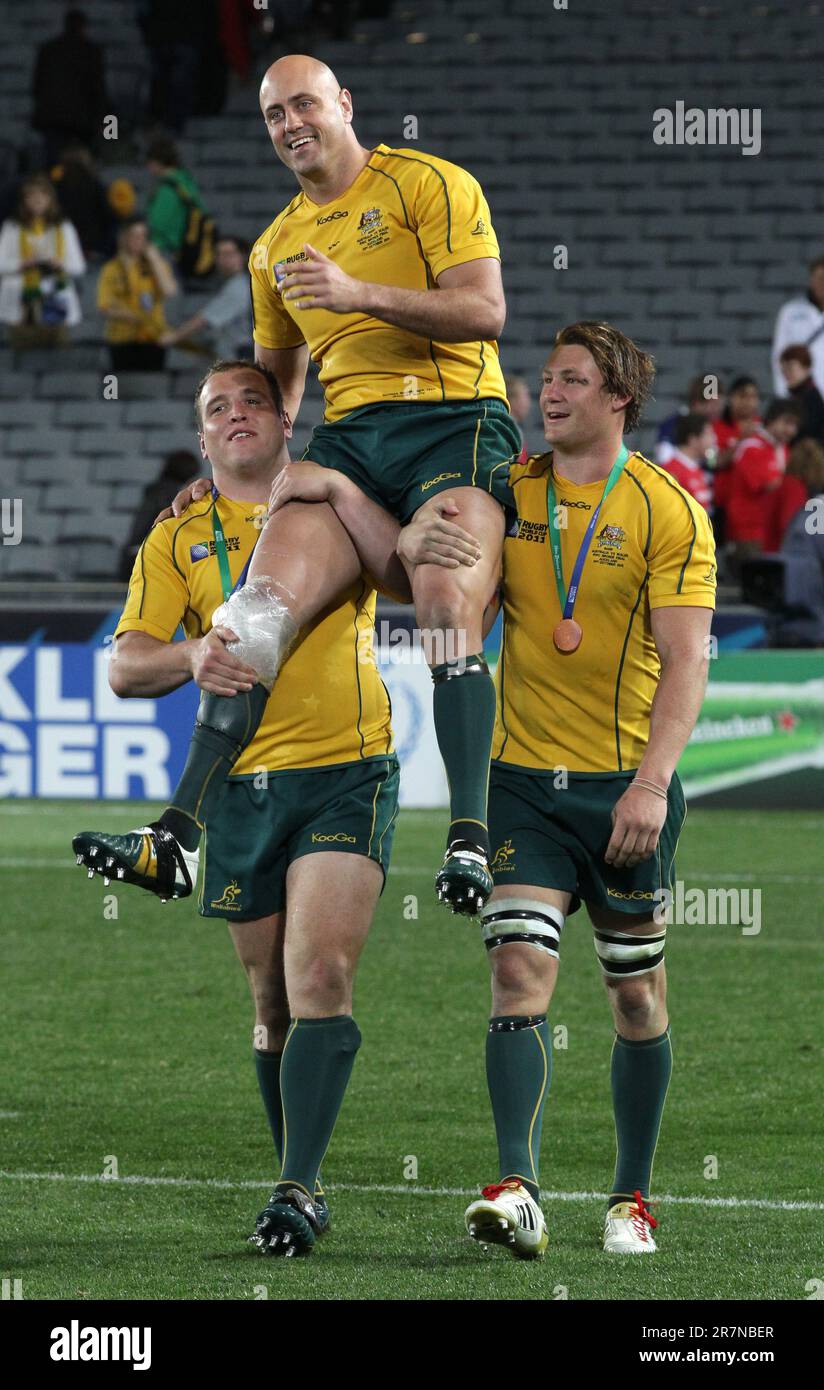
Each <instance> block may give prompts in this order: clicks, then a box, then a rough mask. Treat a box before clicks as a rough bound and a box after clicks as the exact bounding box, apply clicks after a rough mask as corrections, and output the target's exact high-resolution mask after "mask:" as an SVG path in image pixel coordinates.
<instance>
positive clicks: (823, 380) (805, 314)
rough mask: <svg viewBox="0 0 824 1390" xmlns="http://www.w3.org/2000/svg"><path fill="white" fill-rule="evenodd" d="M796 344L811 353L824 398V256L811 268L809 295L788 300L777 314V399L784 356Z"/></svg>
mask: <svg viewBox="0 0 824 1390" xmlns="http://www.w3.org/2000/svg"><path fill="white" fill-rule="evenodd" d="M795 343H802V344H803V346H804V347H807V348H809V349H810V353H811V355H812V359H813V380H814V381H815V384H816V386H817V387H818V389H819V391H821V393H822V394H824V256H817V257H816V259H815V260H814V261H813V262H812V264H811V266H810V278H809V281H808V282H807V292H806V294H801V295H797V296H796V298H795V299H789V300H788V301H787V303H786V304H783V305H782V306H781V308H780V309H779V311H778V317H777V318H776V321H775V332H774V334H773V348H772V368H773V380H774V383H775V392H776V395H779V396H780V395H781V393H782V392H783V390H784V378H783V376H782V373H781V354H782V352H783V351H784V349H785V348H786V347H792V346H793V344H795Z"/></svg>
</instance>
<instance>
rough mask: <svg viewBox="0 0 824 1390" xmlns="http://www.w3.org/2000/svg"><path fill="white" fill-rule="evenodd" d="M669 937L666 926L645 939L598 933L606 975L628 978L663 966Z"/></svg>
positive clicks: (597, 946)
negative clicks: (665, 945)
mask: <svg viewBox="0 0 824 1390" xmlns="http://www.w3.org/2000/svg"><path fill="white" fill-rule="evenodd" d="M666 937H667V930H666V927H664V928H663V930H661V931H650V932H647V933H646V934H645V935H644V937H643V938H639V937H638V936H637V935H634V934H633V933H632V932H622V931H609V932H605V931H597V930H596V932H595V940H594V946H595V953H596V955H597V956H598V959H599V961H600V962H601V969H602V970H603V971H604V974H605V975H614V976H615V977H616V978H619V979H625V978H626V977H627V975H641V974H643V973H644V971H646V970H654V969H655V967H656V966H658V965H660V964H661V961H662V960H663V959H664V943H665V941H666ZM610 967H612V969H610Z"/></svg>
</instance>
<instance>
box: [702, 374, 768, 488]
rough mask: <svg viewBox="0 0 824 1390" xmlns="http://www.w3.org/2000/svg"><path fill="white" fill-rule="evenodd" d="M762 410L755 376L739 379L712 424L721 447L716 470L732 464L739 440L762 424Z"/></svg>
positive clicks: (716, 440) (731, 387)
mask: <svg viewBox="0 0 824 1390" xmlns="http://www.w3.org/2000/svg"><path fill="white" fill-rule="evenodd" d="M760 408H761V394H760V392H759V389H758V382H757V381H756V380H755V377H752V376H738V377H736V378H735V381H734V382H733V383H732V385H731V386H730V390H729V395H728V397H727V404H726V405H725V407H724V409H723V410H722V411H721V413H720V415H719V416H718V418H717V419H716V420H714V421H713V429H714V430H715V442H716V445H717V448H718V460H717V467H718V468H719V469H721V468H726V467H727V466H728V464H730V463H732V458H733V455H734V453H735V451H736V448H737V447H738V443H739V440H741V439H743V438H744V437H745V436H746V435H748V434H750V433H751V432H752V431H753V430H754V429H755V428H757V426H758V425H759V424H760V423H761V422H760V419H759V416H758V412H759V410H760Z"/></svg>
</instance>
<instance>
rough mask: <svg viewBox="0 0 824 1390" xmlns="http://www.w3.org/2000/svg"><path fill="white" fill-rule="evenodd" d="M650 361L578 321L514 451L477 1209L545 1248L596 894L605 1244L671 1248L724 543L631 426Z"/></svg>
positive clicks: (487, 1237)
mask: <svg viewBox="0 0 824 1390" xmlns="http://www.w3.org/2000/svg"><path fill="white" fill-rule="evenodd" d="M653 374H654V368H653V364H652V360H651V359H650V358H649V357H648V356H647V355H646V354H645V353H643V352H641V351H640V350H639V348H638V347H636V345H635V344H634V343H633V342H631V341H630V339H628V338H627V337H625V335H624V334H623V333H620V332H619V331H618V330H617V329H616V328H613V327H611V326H610V325H609V324H604V323H577V324H574V325H572V326H571V327H568V328H565V329H562V330H561V332H560V333H559V334H558V335H557V337H556V340H555V345H554V347H553V349H552V352H551V353H550V356H549V359H548V361H547V364H546V367H545V368H544V375H543V390H542V392H541V398H540V404H541V411H542V415H543V421H544V434H545V438H546V440H547V443H548V445H549V449H548V451H547V452H546V453H545V454H542V455H540V456H537V457H533V458H530V459H528V460H527V462H526V463H522V464H518V465H516V466H515V467H514V468H513V470H512V485H513V489H514V492H515V495H516V498H517V504H518V522H517V526H516V527H514V528H512V529H511V530H510V532H509V534H508V536H507V539H506V542H505V545H504V570H503V608H504V639H503V645H502V649H501V657H500V662H499V665H498V673H497V679H498V697H499V700H498V717H497V722H496V728H495V738H494V741H493V760H492V769H491V776H490V789H489V816H490V822H489V823H490V832H491V836H492V844H493V846H494V847H495V856H494V859H493V861H492V871H493V875H494V878H495V891H494V894H493V897H492V900H491V901H490V903H489V904H488V906H487V907H486V908H485V909H484V911H483V913H482V920H483V935H484V940H485V943H486V947H487V950H488V952H489V961H490V966H491V970H492V1017H491V1020H490V1023H489V1028H488V1033H487V1040H486V1067H487V1081H488V1085H489V1093H490V1098H491V1102H492V1112H493V1117H494V1121H495V1128H496V1132H497V1139H498V1150H499V1160H500V1170H499V1171H500V1179H499V1181H498V1182H496V1183H494V1184H492V1185H490V1186H489V1187H487V1188H485V1189H484V1192H483V1195H482V1197H481V1198H480V1200H478V1201H476V1202H473V1203H472V1204H471V1205H470V1207H469V1208H468V1210H467V1212H466V1225H467V1228H468V1230H469V1232H470V1234H471V1235H472V1236H474V1237H475V1238H476V1239H477V1240H481V1241H498V1242H500V1243H502V1244H507V1245H509V1246H510V1248H511V1249H512V1250H513V1253H514V1254H516V1255H521V1256H526V1257H534V1256H535V1255H540V1254H542V1253H543V1251H544V1249H545V1248H546V1244H547V1234H546V1224H545V1221H544V1216H543V1213H542V1211H541V1209H540V1207H539V1206H538V1195H539V1194H538V1158H539V1148H540V1138H541V1117H542V1111H543V1106H544V1101H545V1099H546V1095H547V1091H548V1089H549V1084H550V1078H551V1068H552V1044H551V1040H550V1035H549V1028H548V1025H547V1020H546V1014H547V1009H548V1006H549V1002H550V999H551V997H552V992H553V989H554V986H555V980H556V977H557V973H558V948H559V940H560V935H561V930H562V928H563V925H564V920H565V918H566V917H567V916H568V915H569V914H570V913H572V912H575V911H577V909H578V907H579V906H580V903H581V901H583V902H584V903H585V904H586V906H587V909H588V911H589V915H590V917H591V919H592V924H593V927H594V929H595V950H596V953H597V956H598V960H599V962H600V965H601V969H602V971H603V978H604V983H605V985H606V988H607V994H608V997H609V1002H610V1005H611V1008H612V1014H613V1019H614V1023H615V1039H614V1044H613V1049H612V1062H611V1076H612V1098H613V1108H614V1115H615V1131H616V1136H617V1145H618V1152H617V1160H616V1167H615V1174H614V1177H613V1180H612V1186H611V1189H610V1198H609V1203H608V1212H607V1217H606V1228H605V1233H604V1248H605V1249H606V1250H608V1251H614V1252H628V1253H648V1252H651V1251H653V1250H654V1249H655V1243H654V1240H653V1237H652V1235H651V1229H652V1227H653V1226H654V1225H655V1221H654V1218H652V1217H651V1216H650V1213H649V1211H648V1208H647V1203H648V1200H649V1195H650V1189H649V1184H650V1176H651V1170H652V1160H653V1155H654V1153H655V1146H656V1142H657V1139H658V1132H659V1128H660V1124H661V1116H662V1113H663V1108H664V1100H665V1097H666V1093H667V1087H668V1084H669V1079H670V1073H671V1069H672V1050H671V1046H670V1031H669V1020H668V1015H667V1006H666V975H665V970H664V939H665V931H666V928H665V921H664V912H665V908H666V899H665V898H664V896H663V895H664V893H665V892H666V891H667V890H671V888H672V881H673V873H674V862H673V861H674V854H675V846H676V842H677V840H678V835H679V833H680V830H681V826H682V824H683V820H684V816H685V805H684V797H683V793H682V790H681V786H680V783H679V781H678V776H677V773H676V770H675V769H676V765H677V763H678V759H679V758H680V756H681V753H682V752H683V749H684V746H685V744H686V742H687V740H688V738H689V736H690V733H691V732H692V729H693V727H694V724H695V721H696V719H697V717H698V713H699V710H700V707H701V701H702V697H703V694H704V687H705V682H706V673H707V657H708V644H707V636H708V633H709V630H710V622H711V618H712V609H713V607H714V600H715V551H714V544H713V538H712V530H711V527H710V524H709V521H708V519H707V513H706V512H705V510H704V508H703V507H701V506H699V505H698V503H696V502H695V500H694V499H693V498H692V497H690V496H689V494H688V493H687V492H685V491H684V489H683V488H681V487H679V486H678V484H677V483H676V482H675V481H674V479H672V478H671V477H670V476H669V474H668V473H666V471H665V470H664V469H662V468H659V467H657V466H656V465H655V464H652V463H650V462H649V460H648V459H645V458H644V457H643V456H642V455H641V454H638V453H631V454H628V453H627V450H626V449H625V447H624V445H623V436H624V434H625V433H628V432H630V431H631V430H633V429H634V428H635V426H636V424H637V423H638V419H639V417H640V413H641V409H642V406H643V403H644V400H645V399H646V396H647V394H648V392H649V389H650V386H651V384H652V379H653ZM403 545H404V538H403V537H402V538H401V541H400V548H401V550H402V549H403Z"/></svg>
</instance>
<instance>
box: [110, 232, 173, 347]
mask: <svg viewBox="0 0 824 1390" xmlns="http://www.w3.org/2000/svg"><path fill="white" fill-rule="evenodd" d="M175 294H177V282H176V280H175V277H174V273H173V271H172V268H171V266H170V265H169V264H168V262H167V261H165V260H164V258H163V256H162V255H161V254H160V252H159V251H158V249H157V247H156V246H153V245H152V243H151V242H150V241H149V229H148V226H147V224H146V221H145V219H144V218H142V217H131V218H129V219H128V220H127V221H126V222H124V223H123V226H122V227H121V229H120V231H119V233H118V237H117V255H116V256H114V257H113V258H112V260H110V261H107V262H106V264H105V265H104V266H103V269H102V270H101V272H100V278H99V280H98V282H97V307H98V309H99V310H100V312H101V314H102V315H103V317H104V319H105V320H106V342H107V343H108V344H109V352H110V354H111V363H112V371H114V372H121V371H125V372H139V371H143V372H158V371H162V370H163V366H164V363H165V361H166V349H165V348H164V347H162V346H161V341H160V340H161V338H162V337H163V335H164V334H165V333H166V331H167V329H168V324H167V323H166V315H165V313H164V309H163V305H164V301H165V300H166V299H171V298H172V296H173V295H175Z"/></svg>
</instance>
